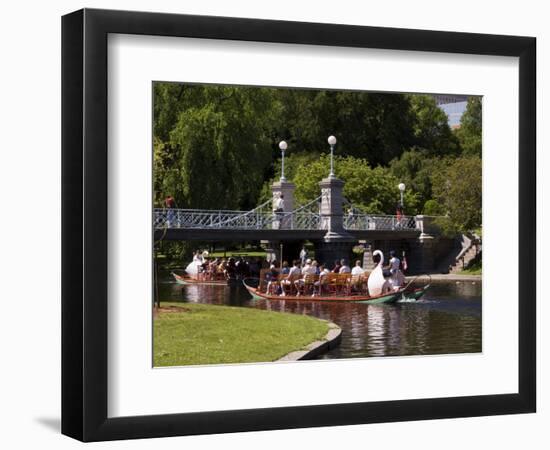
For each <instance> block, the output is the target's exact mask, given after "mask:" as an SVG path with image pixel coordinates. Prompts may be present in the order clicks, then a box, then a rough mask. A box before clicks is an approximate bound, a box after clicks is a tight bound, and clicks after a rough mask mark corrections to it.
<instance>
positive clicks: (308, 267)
mask: <svg viewBox="0 0 550 450" xmlns="http://www.w3.org/2000/svg"><path fill="white" fill-rule="evenodd" d="M316 274H317V261H311V259H310V258H308V259H306V264H305V266H304V267H303V268H302V278H300V279H298V280H296V281H295V282H294V286H296V292H297V293H298V294H297V295H300V288H301V287H302V286H304V285H305V282H306V277H307V276H308V275H309V276H310V277H311V275H316Z"/></svg>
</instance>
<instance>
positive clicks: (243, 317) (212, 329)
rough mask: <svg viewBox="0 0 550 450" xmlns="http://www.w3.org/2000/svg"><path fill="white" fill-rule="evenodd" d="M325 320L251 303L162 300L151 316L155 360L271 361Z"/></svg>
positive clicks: (319, 329) (318, 332) (300, 344)
mask: <svg viewBox="0 0 550 450" xmlns="http://www.w3.org/2000/svg"><path fill="white" fill-rule="evenodd" d="M328 330H329V328H328V323H327V322H325V321H321V320H319V319H315V318H313V317H308V316H301V315H296V314H287V313H279V312H271V311H262V310H259V309H253V308H238V307H230V306H216V305H202V304H196V303H168V302H162V303H161V310H160V311H159V313H158V314H157V316H156V317H155V319H154V321H153V332H154V338H153V339H154V340H153V345H154V348H153V354H154V365H155V366H157V367H158V366H184V365H197V364H227V363H244V362H267V361H275V360H277V359H279V358H281V357H282V356H284V355H286V354H287V353H290V352H291V351H294V350H300V349H302V348H304V347H305V346H306V345H308V344H309V343H311V342H313V341H315V340H320V339H322V338H324V336H325V335H326V334H327V332H328Z"/></svg>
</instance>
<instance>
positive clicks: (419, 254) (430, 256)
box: [409, 215, 439, 273]
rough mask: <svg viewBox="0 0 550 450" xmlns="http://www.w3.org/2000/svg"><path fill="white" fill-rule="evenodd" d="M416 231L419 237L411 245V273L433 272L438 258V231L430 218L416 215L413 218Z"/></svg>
mask: <svg viewBox="0 0 550 450" xmlns="http://www.w3.org/2000/svg"><path fill="white" fill-rule="evenodd" d="M415 221H416V229H417V230H419V231H420V236H418V238H417V239H416V241H415V242H412V245H411V254H410V255H409V259H410V260H411V262H412V264H410V267H411V269H412V270H411V271H410V272H411V273H425V272H433V270H434V269H435V268H436V260H437V257H438V252H437V246H438V243H439V230H438V229H437V227H436V226H435V225H434V224H433V220H432V218H431V217H427V216H423V215H418V216H416V217H415Z"/></svg>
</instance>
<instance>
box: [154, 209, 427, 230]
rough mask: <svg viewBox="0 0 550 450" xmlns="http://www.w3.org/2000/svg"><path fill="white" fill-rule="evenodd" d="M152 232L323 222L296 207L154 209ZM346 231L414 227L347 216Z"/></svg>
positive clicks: (409, 222) (312, 226) (316, 226)
mask: <svg viewBox="0 0 550 450" xmlns="http://www.w3.org/2000/svg"><path fill="white" fill-rule="evenodd" d="M153 224H154V227H155V229H164V228H174V229H190V228H195V229H196V228H199V229H240V230H275V229H285V230H320V229H323V228H324V226H323V221H322V220H321V216H320V214H319V213H316V212H313V211H307V210H306V209H304V208H303V207H302V208H298V209H297V210H296V211H293V212H288V213H274V212H272V211H260V210H258V211H255V210H252V211H232V210H217V211H208V210H198V209H155V210H154V211H153ZM344 228H345V229H348V230H384V231H392V230H393V231H399V230H405V229H408V230H411V229H415V228H416V221H415V218H414V217H408V216H403V217H400V218H398V217H397V216H383V215H370V214H349V215H345V217H344Z"/></svg>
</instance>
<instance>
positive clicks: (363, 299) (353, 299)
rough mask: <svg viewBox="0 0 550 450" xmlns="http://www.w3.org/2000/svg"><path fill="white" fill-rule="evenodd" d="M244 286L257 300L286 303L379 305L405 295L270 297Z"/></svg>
mask: <svg viewBox="0 0 550 450" xmlns="http://www.w3.org/2000/svg"><path fill="white" fill-rule="evenodd" d="M243 285H244V286H245V288H246V290H247V291H248V293H249V294H250V295H251V296H252V297H253V298H254V299H255V300H285V301H287V300H288V301H305V302H335V303H337V302H340V303H342V302H345V303H367V304H369V303H370V304H377V303H393V302H395V301H397V300H398V299H399V298H400V297H401V294H403V293H404V292H405V291H404V290H401V291H395V292H389V293H386V294H384V295H379V296H377V297H369V296H368V295H351V296H331V295H321V296H314V297H311V296H307V295H301V296H295V295H292V296H291V295H286V296H281V295H268V294H266V293H264V292H260V291H259V290H258V289H257V288H254V287H252V286H249V285H247V284H246V282H245V281H243Z"/></svg>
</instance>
